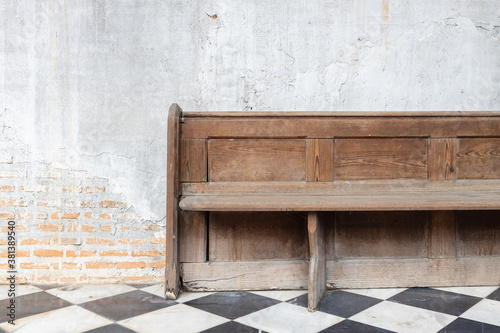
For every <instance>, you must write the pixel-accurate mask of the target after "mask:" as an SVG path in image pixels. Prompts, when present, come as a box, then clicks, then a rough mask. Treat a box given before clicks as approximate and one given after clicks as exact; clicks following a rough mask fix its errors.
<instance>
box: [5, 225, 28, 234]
mask: <svg viewBox="0 0 500 333" xmlns="http://www.w3.org/2000/svg"><path fill="white" fill-rule="evenodd" d="M1 230H2V232H8V231H9V226H8V225H3V226H2V228H1ZM30 230H31V228H30V227H28V226H27V225H24V224H17V225H16V229H15V231H16V232H29V231H30Z"/></svg>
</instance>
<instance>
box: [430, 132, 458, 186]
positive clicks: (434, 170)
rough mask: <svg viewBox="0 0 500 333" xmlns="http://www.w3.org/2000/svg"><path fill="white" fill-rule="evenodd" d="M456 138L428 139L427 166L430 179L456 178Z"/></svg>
mask: <svg viewBox="0 0 500 333" xmlns="http://www.w3.org/2000/svg"><path fill="white" fill-rule="evenodd" d="M456 148H457V140H456V139H430V140H429V152H428V154H429V156H428V168H429V179H430V180H454V179H456V178H457V172H456V171H457V164H456V163H457V149H456Z"/></svg>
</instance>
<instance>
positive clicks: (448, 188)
mask: <svg viewBox="0 0 500 333" xmlns="http://www.w3.org/2000/svg"><path fill="white" fill-rule="evenodd" d="M498 189H500V180H494V179H490V180H487V181H486V180H457V181H455V182H449V181H432V182H429V181H427V180H421V181H418V180H417V181H414V180H394V181H393V180H390V181H346V182H342V181H338V182H334V183H322V182H309V183H305V182H279V183H274V182H273V183H271V182H238V183H230V182H221V183H186V184H183V185H182V193H183V194H184V195H186V196H189V195H219V194H220V195H232V194H238V195H244V194H277V195H280V194H297V195H298V194H316V195H344V194H346V195H348V194H356V193H359V194H363V193H407V192H439V193H441V192H481V191H484V192H494V191H498Z"/></svg>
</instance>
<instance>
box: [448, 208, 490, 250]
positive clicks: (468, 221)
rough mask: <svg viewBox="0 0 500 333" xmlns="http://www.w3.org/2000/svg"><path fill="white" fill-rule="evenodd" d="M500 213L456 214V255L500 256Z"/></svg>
mask: <svg viewBox="0 0 500 333" xmlns="http://www.w3.org/2000/svg"><path fill="white" fill-rule="evenodd" d="M499 222H500V211H498V210H497V211H469V212H466V211H459V212H457V255H458V256H460V257H471V256H499V255H500V223H499Z"/></svg>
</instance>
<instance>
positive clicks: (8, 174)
mask: <svg viewBox="0 0 500 333" xmlns="http://www.w3.org/2000/svg"><path fill="white" fill-rule="evenodd" d="M25 177H26V171H6V170H4V171H0V178H25Z"/></svg>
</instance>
